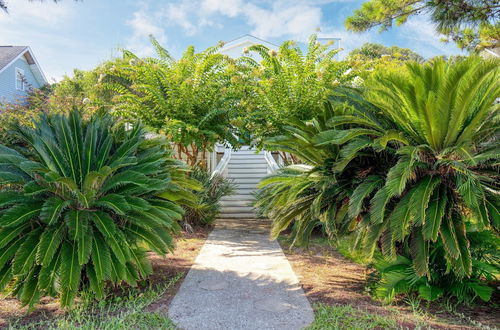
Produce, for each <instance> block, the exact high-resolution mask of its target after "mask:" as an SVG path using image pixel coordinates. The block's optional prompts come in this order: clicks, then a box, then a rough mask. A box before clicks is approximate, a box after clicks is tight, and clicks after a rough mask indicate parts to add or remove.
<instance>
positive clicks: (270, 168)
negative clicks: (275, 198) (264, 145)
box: [264, 150, 280, 174]
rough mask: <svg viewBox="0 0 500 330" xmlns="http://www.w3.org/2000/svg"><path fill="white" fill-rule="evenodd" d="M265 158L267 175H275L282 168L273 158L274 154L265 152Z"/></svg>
mask: <svg viewBox="0 0 500 330" xmlns="http://www.w3.org/2000/svg"><path fill="white" fill-rule="evenodd" d="M264 157H265V158H266V161H267V174H273V173H275V172H276V171H277V170H278V169H279V168H280V167H279V165H278V163H276V160H275V159H274V157H273V154H272V153H270V152H269V151H265V150H264Z"/></svg>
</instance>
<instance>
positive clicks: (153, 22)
mask: <svg viewBox="0 0 500 330" xmlns="http://www.w3.org/2000/svg"><path fill="white" fill-rule="evenodd" d="M160 21H161V20H160V18H159V16H158V15H155V14H152V13H151V12H149V10H148V7H147V6H146V5H141V8H140V9H139V10H138V11H136V12H134V17H133V18H132V19H131V20H129V21H127V24H128V25H129V26H130V27H131V28H132V36H131V37H130V38H129V40H128V42H127V48H128V49H130V50H131V51H133V52H135V54H137V55H138V56H150V55H153V52H154V50H153V47H152V46H151V43H150V41H149V36H150V35H153V36H154V37H155V38H156V39H157V40H158V42H160V43H161V44H164V43H166V41H167V36H166V34H165V30H164V29H163V28H161V24H160V23H161V22H160Z"/></svg>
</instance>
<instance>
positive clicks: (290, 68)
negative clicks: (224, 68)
mask: <svg viewBox="0 0 500 330" xmlns="http://www.w3.org/2000/svg"><path fill="white" fill-rule="evenodd" d="M339 50H340V49H339V48H336V47H333V44H332V43H326V44H321V43H320V42H319V41H318V38H317V36H316V35H312V36H311V37H310V39H309V44H308V48H307V50H306V52H304V51H303V50H302V49H301V48H300V47H299V46H298V45H297V44H296V43H295V42H294V41H285V42H284V43H283V44H281V46H280V47H279V48H278V49H277V50H272V49H269V48H267V47H265V46H263V45H254V46H251V47H249V48H248V49H245V50H244V52H245V53H248V54H249V55H252V57H244V60H245V61H246V63H247V64H248V66H250V67H251V68H253V71H252V72H251V75H252V76H253V77H254V80H253V81H251V82H250V83H253V85H254V86H255V87H254V93H252V94H250V95H247V96H246V101H245V102H246V103H245V106H246V107H248V108H249V111H248V116H247V117H246V120H245V122H244V123H242V126H244V127H245V128H246V130H247V131H248V132H251V134H252V136H253V138H254V139H255V140H256V141H255V142H256V143H257V144H259V145H260V146H262V143H263V142H264V140H265V139H267V138H269V137H274V136H277V135H282V134H284V133H285V130H284V127H285V126H287V125H289V124H290V122H293V121H297V120H302V121H307V120H311V119H312V118H314V117H315V115H316V114H320V113H321V112H322V109H323V102H324V100H325V99H326V97H327V95H328V91H329V89H330V88H331V87H332V86H335V85H339V84H342V83H345V82H348V81H350V80H351V79H352V78H353V77H354V75H353V74H349V65H348V63H347V62H345V61H337V60H336V59H335V56H336V55H337V53H338V52H339ZM254 58H259V62H258V61H257V60H256V59H254Z"/></svg>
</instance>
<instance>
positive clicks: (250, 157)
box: [219, 148, 269, 219]
mask: <svg viewBox="0 0 500 330" xmlns="http://www.w3.org/2000/svg"><path fill="white" fill-rule="evenodd" d="M268 173H269V172H268V162H267V160H266V156H265V154H264V152H260V153H258V154H256V153H255V150H253V149H250V148H242V149H240V150H237V151H232V152H231V157H230V158H229V162H228V164H227V169H226V177H227V178H230V179H232V180H233V181H234V183H235V184H236V191H235V193H234V195H232V196H225V197H223V198H222V200H221V204H222V208H221V214H220V215H219V217H220V218H222V219H229V218H245V219H252V218H255V213H254V211H253V207H252V206H251V203H252V201H253V199H254V197H253V192H254V191H255V190H256V188H257V184H258V183H259V182H260V180H262V179H263V178H264V177H265V176H267V174H268Z"/></svg>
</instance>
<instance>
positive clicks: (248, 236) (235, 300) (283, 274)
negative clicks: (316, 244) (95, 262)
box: [169, 219, 314, 330]
mask: <svg viewBox="0 0 500 330" xmlns="http://www.w3.org/2000/svg"><path fill="white" fill-rule="evenodd" d="M257 224H258V225H257ZM268 233H269V231H268V226H267V224H266V223H263V222H262V220H255V219H252V220H244V219H238V220H225V221H221V222H219V223H218V224H217V225H216V228H215V229H214V231H213V232H212V233H211V234H210V235H209V237H208V239H207V241H206V243H205V245H204V246H203V248H202V249H201V251H200V254H199V255H198V257H197V258H196V261H195V264H194V265H193V266H192V268H191V270H190V271H189V273H188V275H187V276H186V278H185V280H184V282H183V283H182V285H181V287H180V289H179V292H178V293H177V295H176V296H175V297H174V299H173V301H172V303H171V305H170V307H169V317H170V318H171V319H172V320H173V321H174V322H175V323H176V325H177V326H178V327H180V328H181V329H186V330H191V329H286V330H289V329H302V328H303V327H305V326H307V325H308V324H310V323H311V322H312V321H313V318H314V315H313V311H312V309H311V306H310V304H309V302H308V300H307V298H306V297H305V295H304V292H303V291H302V288H301V287H300V286H299V283H298V280H297V277H296V276H295V274H294V272H293V271H292V268H291V267H290V264H289V263H288V260H287V259H286V257H285V255H284V254H283V251H282V250H281V247H280V246H279V245H278V243H277V242H275V241H270V240H269V239H268V236H269V234H268Z"/></svg>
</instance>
